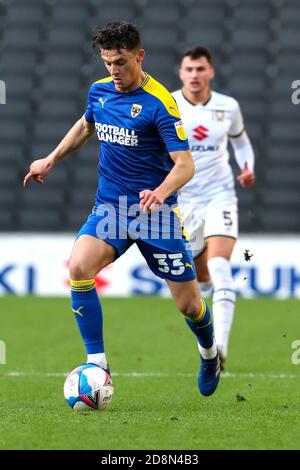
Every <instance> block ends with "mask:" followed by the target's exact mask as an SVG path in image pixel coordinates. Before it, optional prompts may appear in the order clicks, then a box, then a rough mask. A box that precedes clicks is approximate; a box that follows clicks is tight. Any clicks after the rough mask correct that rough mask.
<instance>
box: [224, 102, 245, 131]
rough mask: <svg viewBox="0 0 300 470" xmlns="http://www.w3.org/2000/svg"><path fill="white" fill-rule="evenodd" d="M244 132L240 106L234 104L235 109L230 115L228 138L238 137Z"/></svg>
mask: <svg viewBox="0 0 300 470" xmlns="http://www.w3.org/2000/svg"><path fill="white" fill-rule="evenodd" d="M243 130H244V120H243V116H242V112H241V108H240V105H239V104H238V102H237V101H236V102H235V107H234V109H233V113H232V121H231V126H230V129H229V132H228V136H229V137H231V138H234V137H238V136H239V135H241V133H242V132H243Z"/></svg>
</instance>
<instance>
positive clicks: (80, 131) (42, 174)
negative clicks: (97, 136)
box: [23, 115, 95, 187]
mask: <svg viewBox="0 0 300 470" xmlns="http://www.w3.org/2000/svg"><path fill="white" fill-rule="evenodd" d="M94 132H95V126H94V123H90V122H88V121H87V120H86V118H85V115H83V116H82V117H81V118H80V119H79V120H78V121H77V122H76V123H75V124H74V126H73V127H72V128H71V129H70V130H69V132H68V133H67V134H66V135H65V137H64V138H63V139H62V141H61V142H60V143H59V144H58V146H57V147H56V148H55V149H54V150H53V152H51V153H50V154H49V155H48V156H47V157H45V158H41V159H39V160H34V162H32V163H31V165H30V167H29V171H28V173H27V175H26V176H25V178H24V181H23V186H24V187H25V186H26V185H27V183H28V182H29V181H30V180H31V179H33V180H35V181H37V182H38V183H44V179H45V178H46V176H47V175H48V173H49V172H50V171H51V170H52V168H53V167H54V166H55V165H56V164H57V163H58V162H59V161H60V160H62V159H63V158H64V157H65V156H66V155H68V154H69V153H71V152H73V151H74V150H77V149H79V148H80V147H81V146H82V145H83V144H85V143H86V141H87V140H88V139H89V138H90V137H91V136H92V135H93V133H94Z"/></svg>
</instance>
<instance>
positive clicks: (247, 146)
mask: <svg viewBox="0 0 300 470" xmlns="http://www.w3.org/2000/svg"><path fill="white" fill-rule="evenodd" d="M230 143H231V145H232V147H233V150H234V156H235V159H236V161H237V163H238V165H239V167H240V169H241V173H240V175H239V176H238V177H237V180H238V181H239V183H240V185H241V186H242V187H243V188H252V187H253V185H254V183H255V173H254V152H253V148H252V145H251V142H250V139H249V137H248V135H247V132H246V131H245V130H244V131H243V132H242V134H241V135H239V136H238V137H235V138H232V137H231V138H230Z"/></svg>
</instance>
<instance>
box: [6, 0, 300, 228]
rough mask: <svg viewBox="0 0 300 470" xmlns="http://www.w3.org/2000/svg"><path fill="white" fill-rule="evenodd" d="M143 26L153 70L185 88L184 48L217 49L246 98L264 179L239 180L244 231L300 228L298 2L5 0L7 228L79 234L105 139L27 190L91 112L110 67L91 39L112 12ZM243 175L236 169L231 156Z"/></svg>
mask: <svg viewBox="0 0 300 470" xmlns="http://www.w3.org/2000/svg"><path fill="white" fill-rule="evenodd" d="M114 20H116V21H120V20H128V21H130V22H133V23H134V24H136V25H137V26H138V27H139V29H140V31H141V33H142V39H143V46H144V47H145V49H146V59H145V62H144V69H145V70H146V71H147V72H149V73H150V74H152V75H153V76H154V77H155V78H156V79H157V80H159V81H160V82H162V83H163V84H164V85H165V86H166V87H167V88H168V89H169V90H170V91H173V90H174V89H176V88H178V87H180V82H179V80H178V78H177V67H178V60H179V55H180V53H181V52H182V51H184V50H185V49H186V48H188V47H190V46H193V45H198V44H201V45H205V46H207V47H208V48H209V49H211V50H212V52H213V55H214V62H215V66H216V70H217V74H216V79H215V81H214V89H216V90H217V91H220V92H223V93H227V94H231V95H232V96H234V97H235V98H236V99H238V101H239V102H240V105H241V108H242V111H243V114H244V118H245V123H246V129H247V131H248V134H249V136H250V138H251V141H252V143H253V146H254V149H255V154H256V173H257V185H256V187H255V189H254V190H253V191H246V190H241V189H239V188H238V187H237V191H238V197H239V205H240V230H241V232H246V233H276V232H277V233H283V232H286V233H295V232H299V230H300V158H299V144H300V126H299V124H300V105H298V106H297V105H295V104H293V103H292V100H291V96H292V93H293V91H294V90H292V88H291V84H292V82H293V81H294V80H297V79H300V60H299V53H300V1H299V0H151V1H150V0H149V1H147V0H144V1H143V0H133V1H132V0H103V1H101V0H0V80H3V81H5V83H6V91H7V96H6V104H5V105H2V104H1V105H0V230H1V231H2V232H5V231H74V230H77V229H78V228H79V227H80V226H81V225H82V223H83V221H84V220H85V219H86V217H87V215H88V213H89V211H90V209H91V207H92V205H93V200H94V194H95V190H96V187H97V171H96V167H97V161H98V142H97V140H96V138H94V139H92V141H91V142H90V143H89V144H87V145H86V146H85V147H84V148H82V149H81V150H80V151H78V152H76V153H74V154H73V155H71V156H70V157H69V158H68V159H67V160H66V161H64V162H63V163H61V164H60V165H59V166H58V167H57V168H56V169H55V170H54V171H53V173H52V174H50V175H49V177H48V179H47V182H46V184H45V185H43V186H42V187H41V186H39V185H36V184H30V186H29V187H28V188H27V189H26V190H23V189H22V185H21V183H22V180H23V177H24V174H25V172H26V170H27V168H28V166H29V164H30V162H31V161H32V160H33V159H36V158H41V157H44V156H46V155H48V154H49V153H50V151H51V150H52V149H53V148H54V147H55V146H56V145H57V143H58V142H59V141H60V140H61V138H62V137H63V136H64V134H65V133H66V132H67V131H68V129H69V128H70V127H71V126H72V124H73V123H74V122H75V121H76V120H77V119H78V118H79V117H80V116H81V115H82V114H83V112H84V110H85V104H86V96H87V91H88V88H89V86H90V84H91V83H92V82H93V81H95V80H97V79H100V78H102V77H104V76H106V75H107V72H106V71H105V69H104V67H103V66H102V64H101V62H100V60H99V59H97V58H95V57H94V56H93V52H92V48H91V36H92V31H93V29H94V28H95V27H96V26H103V25H105V24H106V23H107V22H109V21H114ZM233 166H234V168H235V172H237V166H236V164H235V163H234V161H233Z"/></svg>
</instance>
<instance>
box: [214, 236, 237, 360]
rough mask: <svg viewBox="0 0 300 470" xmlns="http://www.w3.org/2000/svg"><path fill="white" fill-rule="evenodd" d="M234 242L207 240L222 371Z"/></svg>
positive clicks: (218, 238) (229, 320) (230, 313)
mask: <svg viewBox="0 0 300 470" xmlns="http://www.w3.org/2000/svg"><path fill="white" fill-rule="evenodd" d="M235 242H236V240H235V239H234V238H228V237H222V236H214V237H209V238H208V239H207V267H208V270H209V273H210V277H211V280H212V283H213V298H212V300H213V316H214V327H215V337H216V342H217V347H218V349H219V353H220V358H221V366H222V369H224V364H225V362H226V358H227V353H228V342H229V336H230V331H231V327H232V322H233V316H234V308H235V297H236V296H235V290H234V283H233V278H232V273H231V266H230V258H231V254H232V251H233V248H234V245H235Z"/></svg>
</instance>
